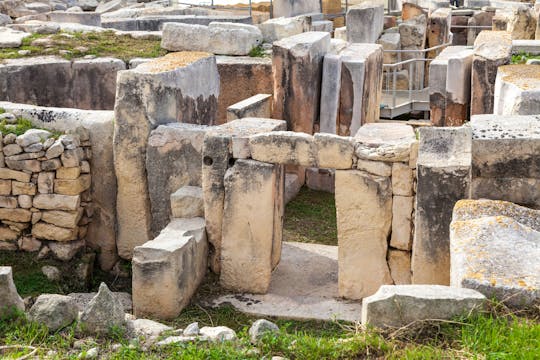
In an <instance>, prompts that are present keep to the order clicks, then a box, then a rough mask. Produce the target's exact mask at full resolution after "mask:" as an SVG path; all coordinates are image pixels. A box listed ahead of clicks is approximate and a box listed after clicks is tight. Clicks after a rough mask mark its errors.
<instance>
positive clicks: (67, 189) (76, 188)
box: [54, 174, 92, 195]
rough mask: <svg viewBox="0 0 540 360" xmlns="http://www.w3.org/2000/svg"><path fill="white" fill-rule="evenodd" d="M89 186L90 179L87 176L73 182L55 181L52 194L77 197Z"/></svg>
mask: <svg viewBox="0 0 540 360" xmlns="http://www.w3.org/2000/svg"><path fill="white" fill-rule="evenodd" d="M91 185H92V179H91V177H90V175H88V174H85V175H81V176H79V177H78V178H77V179H75V180H65V179H55V180H54V192H55V193H56V194H62V195H79V194H80V193H82V192H84V191H85V190H88V189H89V188H90V186H91Z"/></svg>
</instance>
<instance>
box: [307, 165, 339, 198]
mask: <svg viewBox="0 0 540 360" xmlns="http://www.w3.org/2000/svg"><path fill="white" fill-rule="evenodd" d="M335 174H336V172H335V170H333V169H317V168H307V169H306V184H305V185H306V186H307V187H308V188H309V189H312V190H317V191H324V192H327V193H332V194H333V193H335V191H336V190H335V178H336V176H335Z"/></svg>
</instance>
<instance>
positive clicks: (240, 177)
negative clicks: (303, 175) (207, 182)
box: [220, 160, 283, 294]
mask: <svg viewBox="0 0 540 360" xmlns="http://www.w3.org/2000/svg"><path fill="white" fill-rule="evenodd" d="M277 169H279V166H278V165H274V164H267V163H262V162H258V161H254V160H238V161H236V163H235V165H234V166H233V167H232V168H230V169H229V170H227V173H226V175H225V180H224V182H225V201H224V210H223V238H222V243H221V274H220V282H221V285H222V286H224V287H225V288H227V289H230V290H234V291H239V292H248V293H261V294H264V293H266V291H267V290H268V287H269V285H270V278H271V274H272V269H273V266H272V252H273V243H274V238H275V236H276V235H277V234H275V232H276V231H278V232H280V231H281V230H282V227H281V226H275V224H274V221H276V217H275V216H274V211H275V202H276V201H277V200H280V201H283V198H282V197H281V196H277V194H276V190H277V185H276V183H277V182H278V181H279V180H280V179H279V174H277ZM278 221H282V216H281V218H280V219H279V220H278ZM279 237H281V236H279Z"/></svg>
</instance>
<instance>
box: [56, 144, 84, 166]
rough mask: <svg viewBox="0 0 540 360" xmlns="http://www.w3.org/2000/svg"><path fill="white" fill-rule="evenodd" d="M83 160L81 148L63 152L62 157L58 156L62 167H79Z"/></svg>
mask: <svg viewBox="0 0 540 360" xmlns="http://www.w3.org/2000/svg"><path fill="white" fill-rule="evenodd" d="M83 158H84V152H83V149H81V148H75V149H70V150H64V152H63V153H62V155H60V160H62V166H64V167H76V166H79V165H80V163H81V161H82V160H83Z"/></svg>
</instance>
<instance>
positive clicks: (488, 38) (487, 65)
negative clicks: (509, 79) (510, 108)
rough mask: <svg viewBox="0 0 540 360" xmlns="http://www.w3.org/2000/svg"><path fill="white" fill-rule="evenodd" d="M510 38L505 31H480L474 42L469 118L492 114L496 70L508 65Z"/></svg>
mask: <svg viewBox="0 0 540 360" xmlns="http://www.w3.org/2000/svg"><path fill="white" fill-rule="evenodd" d="M511 57H512V38H511V37H510V34H508V33H507V32H505V31H482V32H481V33H480V34H479V35H478V37H477V38H476V41H475V42H474V56H473V62H472V70H471V116H472V115H476V114H492V113H493V104H494V99H493V97H494V94H495V79H496V77H497V68H498V67H499V66H501V65H506V64H508V63H510V60H511Z"/></svg>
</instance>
